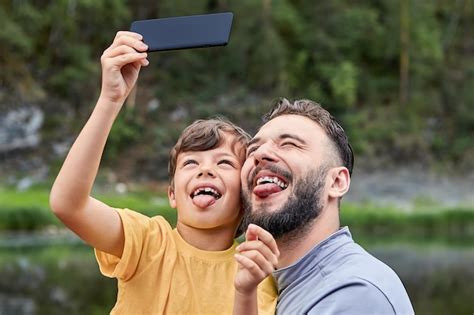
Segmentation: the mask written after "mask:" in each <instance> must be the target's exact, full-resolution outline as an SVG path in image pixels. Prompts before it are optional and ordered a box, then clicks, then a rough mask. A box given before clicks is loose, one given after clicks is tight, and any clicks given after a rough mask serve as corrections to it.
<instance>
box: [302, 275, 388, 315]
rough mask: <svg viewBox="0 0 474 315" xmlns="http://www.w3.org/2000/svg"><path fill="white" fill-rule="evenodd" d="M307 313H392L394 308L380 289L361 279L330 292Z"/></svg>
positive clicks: (331, 314) (379, 314)
mask: <svg viewBox="0 0 474 315" xmlns="http://www.w3.org/2000/svg"><path fill="white" fill-rule="evenodd" d="M308 314H314V315H316V314H326V315H333V314H356V315H357V314H364V315H370V314H373V315H392V314H395V310H394V308H393V306H392V304H391V303H390V301H389V300H388V299H387V297H386V296H385V295H384V294H383V293H382V291H380V290H379V289H378V288H377V287H376V286H374V285H373V284H371V283H370V282H366V281H363V280H361V281H355V282H352V283H348V284H347V285H345V286H343V287H339V288H337V289H335V290H334V291H332V292H330V293H329V294H328V295H326V296H325V297H324V298H323V299H321V300H320V301H318V303H317V304H316V305H315V306H314V307H312V308H311V309H310V310H309V312H308Z"/></svg>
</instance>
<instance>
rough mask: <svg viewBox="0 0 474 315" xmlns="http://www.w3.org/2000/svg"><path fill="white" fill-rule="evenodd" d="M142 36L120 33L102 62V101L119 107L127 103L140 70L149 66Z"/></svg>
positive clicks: (102, 58)
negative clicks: (126, 100)
mask: <svg viewBox="0 0 474 315" xmlns="http://www.w3.org/2000/svg"><path fill="white" fill-rule="evenodd" d="M142 39H143V37H142V35H140V34H137V33H133V32H125V31H121V32H118V33H117V35H116V36H115V39H114V41H113V43H112V45H110V47H109V48H107V49H106V50H105V51H104V53H103V54H102V57H101V58H100V61H101V63H102V90H101V93H100V99H102V100H103V101H105V102H107V103H110V102H111V103H115V104H118V105H119V106H122V104H123V103H124V102H125V99H126V98H127V96H128V95H129V94H130V91H131V90H132V88H133V86H134V85H135V82H136V81H137V78H138V73H139V72H140V68H141V67H144V66H147V65H148V64H149V62H148V60H147V59H146V58H147V53H146V50H147V49H148V47H147V46H146V45H145V43H143V41H142Z"/></svg>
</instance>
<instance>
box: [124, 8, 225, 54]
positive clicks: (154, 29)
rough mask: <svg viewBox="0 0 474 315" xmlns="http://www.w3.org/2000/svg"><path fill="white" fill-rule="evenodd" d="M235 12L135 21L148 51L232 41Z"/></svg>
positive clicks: (216, 44)
mask: <svg viewBox="0 0 474 315" xmlns="http://www.w3.org/2000/svg"><path fill="white" fill-rule="evenodd" d="M233 17H234V14H233V13H232V12H223V13H214V14H203V15H190V16H178V17H170V18H162V19H152V20H140V21H134V22H132V25H131V27H130V31H132V32H136V33H139V34H141V35H142V36H143V42H144V43H145V44H147V45H148V51H160V50H174V49H186V48H197V47H211V46H224V45H227V43H228V42H229V37H230V30H231V27H232V20H233Z"/></svg>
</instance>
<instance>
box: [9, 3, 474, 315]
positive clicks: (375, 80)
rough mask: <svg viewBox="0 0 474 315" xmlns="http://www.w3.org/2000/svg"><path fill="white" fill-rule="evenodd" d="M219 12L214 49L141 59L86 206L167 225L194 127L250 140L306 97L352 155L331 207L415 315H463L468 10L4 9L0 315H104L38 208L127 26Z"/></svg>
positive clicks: (68, 238)
mask: <svg viewBox="0 0 474 315" xmlns="http://www.w3.org/2000/svg"><path fill="white" fill-rule="evenodd" d="M223 11H232V12H233V13H234V23H233V27H232V33H231V38H230V42H229V44H228V45H227V46H226V47H219V48H208V49H192V50H182V51H171V52H160V53H152V54H150V55H149V59H150V62H151V63H150V66H149V67H147V68H146V69H144V70H143V71H142V73H141V75H140V78H139V81H138V84H137V88H136V90H134V91H133V93H132V94H131V96H130V97H129V99H128V100H127V103H126V105H125V106H124V109H123V111H122V113H121V114H120V116H119V118H118V120H117V121H116V123H115V125H114V128H113V130H112V133H111V135H110V138H109V141H108V144H107V147H106V151H105V154H104V159H103V163H102V166H101V171H100V173H99V177H98V179H97V185H96V186H95V191H94V194H95V195H96V196H97V197H99V199H101V200H104V201H106V202H108V203H110V204H112V205H114V206H117V207H128V208H132V209H136V210H137V211H140V212H143V213H145V214H147V215H156V214H161V215H164V216H165V217H166V218H167V219H168V220H169V221H170V222H172V223H173V222H174V221H175V213H174V212H173V211H172V210H171V209H170V208H169V207H168V204H167V199H166V195H165V188H166V180H167V171H166V170H167V167H166V165H167V159H168V153H169V150H170V147H171V146H172V145H173V144H174V142H175V141H176V139H177V137H178V135H179V133H180V131H181V130H182V129H183V128H184V127H185V126H186V125H187V124H189V123H190V122H192V121H193V120H195V119H198V118H203V117H209V116H212V115H216V114H219V115H224V116H227V117H228V118H230V119H232V120H233V121H235V122H236V123H238V124H240V125H241V126H242V127H244V128H245V129H247V130H248V131H249V132H250V133H253V132H255V130H256V128H257V127H258V125H259V123H260V117H261V115H262V114H263V113H264V112H266V110H267V109H268V105H269V103H270V102H271V101H272V100H274V99H275V98H277V97H280V96H284V97H287V98H289V99H298V98H310V99H313V100H316V101H318V102H320V103H321V104H323V105H324V106H325V107H326V108H327V109H328V110H329V111H330V112H331V113H333V114H334V115H335V116H336V118H337V119H338V120H339V121H340V122H341V123H342V125H343V126H344V128H345V130H346V131H347V133H348V134H349V137H350V140H351V143H352V144H353V147H354V149H355V152H356V164H355V171H354V176H353V179H352V186H351V191H350V193H349V195H348V196H347V197H346V198H345V200H344V202H343V206H342V210H341V216H342V221H343V224H345V225H349V226H350V228H351V231H352V233H353V235H354V238H355V239H356V241H358V242H360V243H361V244H362V245H364V246H365V247H366V248H367V249H368V250H369V251H370V252H371V253H373V254H374V255H376V256H377V257H379V258H380V259H382V260H383V261H385V262H386V263H387V264H389V265H390V266H391V267H392V268H393V269H395V270H396V271H397V273H398V274H399V275H400V277H401V278H402V281H403V282H404V284H405V286H406V288H407V290H408V293H409V295H410V297H411V299H412V302H413V304H414V307H415V311H416V312H417V313H418V314H446V313H453V314H454V313H455V314H472V313H473V312H474V302H473V301H472V298H471V295H472V292H474V287H473V283H474V268H472V266H473V265H474V243H473V241H474V197H473V195H474V172H473V171H472V168H473V166H474V88H473V87H474V1H473V0H453V1H414V0H399V1H395V0H380V1H369V0H365V1H349V0H334V1H312V0H273V1H272V0H238V1H230V0H207V1H203V0H195V1H182V0H178V1H171V0H165V1H144V0H141V1H120V0H117V1H112V0H109V1H91V0H59V1H25V0H22V1H1V2H0V21H1V24H0V25H1V27H0V43H1V44H0V162H1V163H0V314H63V313H65V312H69V313H71V314H103V313H107V312H108V311H109V310H110V309H111V307H112V306H113V303H114V300H115V294H116V289H115V281H114V280H111V279H106V278H104V277H102V276H100V274H99V272H98V268H97V265H96V264H95V262H94V257H93V253H92V250H91V249H89V248H88V247H86V246H85V245H84V244H83V243H82V242H80V241H79V240H78V239H77V238H76V237H74V236H73V235H72V234H70V233H69V232H67V231H66V230H64V229H63V227H62V225H61V224H60V223H59V222H58V221H57V220H56V219H55V218H54V216H53V215H52V214H51V212H50V210H49V208H48V193H49V188H50V186H51V183H52V180H53V179H54V177H55V176H56V174H57V172H58V170H59V167H60V165H61V163H62V161H63V159H64V157H65V154H66V153H67V150H68V149H69V147H70V145H71V144H72V142H73V141H74V139H75V136H76V135H77V134H78V132H79V131H80V129H81V127H82V125H83V124H84V123H85V121H86V119H87V117H88V116H89V114H90V112H91V110H92V108H93V106H94V104H95V101H96V98H97V96H98V94H99V89H100V75H101V73H100V71H101V69H100V61H99V59H100V55H101V54H102V51H103V50H104V49H105V48H107V47H108V45H110V43H111V42H112V40H113V37H114V36H115V33H116V32H117V31H118V30H127V29H128V28H129V26H130V23H131V22H132V21H133V20H138V19H148V18H158V17H170V16H179V15H192V14H203V13H213V12H223Z"/></svg>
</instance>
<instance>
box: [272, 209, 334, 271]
mask: <svg viewBox="0 0 474 315" xmlns="http://www.w3.org/2000/svg"><path fill="white" fill-rule="evenodd" d="M336 214H337V215H335V214H334V213H329V212H328V211H326V212H322V213H321V214H320V216H319V217H318V218H317V219H316V220H315V221H314V222H313V223H312V224H311V226H310V227H309V228H308V229H307V230H306V231H305V232H304V233H299V234H293V235H292V234H291V233H290V234H288V235H286V236H285V237H283V238H281V239H279V240H277V244H278V249H279V250H280V258H279V260H278V265H277V268H278V269H281V268H284V267H288V266H290V265H292V264H294V263H295V262H296V261H298V260H299V259H301V258H302V257H303V256H304V255H306V253H308V252H309V251H310V250H311V249H312V248H314V247H315V246H316V245H318V244H319V243H321V241H323V240H325V239H326V238H328V237H329V236H330V235H331V234H333V233H334V232H336V231H337V230H338V229H339V213H338V210H337V213H336Z"/></svg>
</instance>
